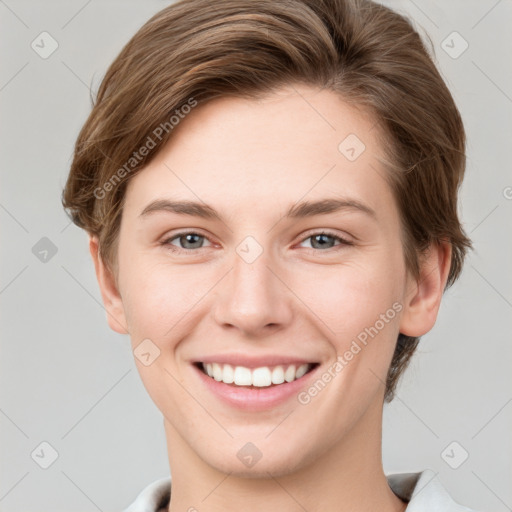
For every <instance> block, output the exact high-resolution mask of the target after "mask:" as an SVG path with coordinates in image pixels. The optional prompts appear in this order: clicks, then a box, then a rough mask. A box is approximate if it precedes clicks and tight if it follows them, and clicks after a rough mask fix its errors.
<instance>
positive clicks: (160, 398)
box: [112, 86, 428, 476]
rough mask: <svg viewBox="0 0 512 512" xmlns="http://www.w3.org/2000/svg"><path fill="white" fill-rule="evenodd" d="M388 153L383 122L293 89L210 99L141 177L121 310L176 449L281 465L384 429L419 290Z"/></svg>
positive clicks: (123, 234)
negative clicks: (393, 373) (399, 348)
mask: <svg viewBox="0 0 512 512" xmlns="http://www.w3.org/2000/svg"><path fill="white" fill-rule="evenodd" d="M347 137H348V138H347ZM363 144H364V146H363ZM383 157H384V154H383V148H382V147H381V143H380V141H379V133H378V128H377V127H376V125H375V119H373V118H372V117H371V116H370V115H368V114H366V113H364V112H363V111H361V110H358V109H356V108H355V107H351V106H349V105H348V104H347V103H345V102H344V101H343V100H342V99H341V98H340V97H339V96H338V95H336V94H335V93H334V92H330V91H326V90H322V91H319V90H316V89H312V88H309V87H305V86H302V87H298V86H297V87H294V88H292V87H289V88H288V87H287V88H283V89H280V90H279V91H276V92H275V93H274V94H272V95H268V96H266V97H264V98H262V99H261V100H257V101H256V100H248V99H234V98H222V99H216V100H214V101H212V102H210V103H207V104H205V105H200V106H198V107H197V108H196V109H195V110H193V111H192V112H191V113H190V114H188V116H187V117H186V118H185V119H184V120H182V121H181V123H180V124H179V125H178V126H177V127H175V128H174V133H173V138H172V140H171V141H170V142H169V143H168V145H167V146H166V147H165V148H164V149H163V150H162V151H161V152H160V153H159V154H158V155H157V157H156V158H155V159H154V160H153V161H152V162H151V163H150V164H149V165H148V166H147V167H146V168H145V169H144V170H142V171H141V172H140V173H139V174H137V175H136V176H135V177H134V178H133V179H132V180H131V181H130V184H129V186H128V189H127V191H126V202H125V206H124V209H123V215H122V223H121V229H120V235H119V245H118V291H119V297H118V298H117V299H114V301H113V306H112V311H113V312H114V316H116V317H117V319H118V320H120V321H121V323H124V324H125V325H126V327H127V331H128V332H129V334H130V337H131V340H132V347H133V349H134V351H135V354H136V356H137V357H136V359H135V361H136V364H137V367H138V369H139V372H140V375H141V378H142V380H143V383H144V385H145V387H146V389H147V391H148V393H149V394H150V396H151V398H152V399H153V401H154V402H155V404H156V405H157V407H158V408H159V409H160V410H161V411H162V413H163V415H164V417H165V423H166V432H167V435H168V442H169V443H170V444H174V445H175V446H176V447H178V445H179V446H181V448H182V450H189V453H191V454H193V456H194V457H195V458H196V459H197V460H198V461H202V462H204V463H206V464H208V465H209V466H211V467H213V468H217V469H219V470H221V471H223V472H226V473H227V472H232V473H234V474H240V475H253V476H257V475H265V474H266V472H267V471H270V472H272V474H275V475H278V474H286V473H289V472H291V471H294V470H298V469H300V468H301V467H305V466H306V465H307V464H309V463H311V462H312V461H314V460H315V459H317V458H318V457H320V456H321V454H325V453H330V452H333V451H336V450H341V449H342V447H343V446H345V447H346V446H347V443H348V442H349V440H351V439H352V440H353V439H355V438H354V435H355V434H354V432H356V431H360V432H362V431H365V432H367V433H368V432H370V430H369V429H371V428H373V427H371V425H376V423H375V419H376V417H377V416H376V411H379V412H378V414H381V408H382V400H383V394H384V384H383V382H385V379H386V374H387V370H388V367H389V364H390V362H391V357H392V354H393V350H394V346H395V342H396V339H397V336H398V334H399V332H400V330H402V332H404V331H406V330H407V329H408V328H409V329H410V328H411V327H410V325H411V322H410V320H409V324H407V321H408V320H407V319H408V318H409V316H410V315H409V316H407V315H408V314H409V313H408V311H409V309H410V303H411V300H410V292H411V290H412V291H413V292H414V290H415V288H414V285H411V282H410V279H409V278H408V274H407V272H406V268H405V264H404V258H403V248H402V244H401V238H400V235H401V233H400V222H399V214H398V210H397V206H396V203H395V200H394V198H393V195H392V192H391V189H390V187H389V185H388V183H387V181H386V180H385V179H384V176H385V171H384V168H383V165H382V163H381V159H382V158H383ZM192 203H197V204H196V205H193V204H192ZM411 286H412V288H411ZM406 324H407V325H406ZM420 330H421V327H420ZM423 330H425V329H423ZM427 330H428V329H427ZM413 334H414V333H411V335H413ZM203 363H204V364H205V366H204V367H203ZM206 363H207V364H206ZM290 367H293V368H292V369H290ZM205 369H206V372H208V371H209V372H210V373H213V377H212V376H209V375H207V374H206V373H205ZM304 371H306V373H305V374H304ZM233 379H235V382H232V381H233ZM283 380H284V382H283ZM223 381H226V382H223ZM279 382H281V383H279ZM251 383H252V384H253V385H249V384H251ZM184 447H185V448H184ZM177 449H178V448H177ZM259 454H260V455H261V459H260V460H259V461H258V462H257V464H255V465H254V466H251V463H250V460H252V459H251V457H252V458H254V457H256V458H258V457H259V456H260V455H259Z"/></svg>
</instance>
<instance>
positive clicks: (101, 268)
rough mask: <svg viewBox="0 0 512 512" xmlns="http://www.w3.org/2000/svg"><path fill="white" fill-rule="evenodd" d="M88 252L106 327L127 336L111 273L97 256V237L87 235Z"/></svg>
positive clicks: (121, 303) (119, 299) (120, 300)
mask: <svg viewBox="0 0 512 512" xmlns="http://www.w3.org/2000/svg"><path fill="white" fill-rule="evenodd" d="M89 251H90V253H91V256H92V259H93V261H94V268H95V270H96V278H97V280H98V284H99V285H100V291H101V297H102V299H103V304H104V305H105V311H106V312H107V321H108V325H109V326H110V328H111V329H112V330H113V331H115V332H118V333H119V334H128V328H127V327H126V325H127V324H126V317H125V314H124V307H123V301H122V298H121V295H120V294H119V291H118V289H117V285H116V283H115V279H114V276H113V274H112V271H111V270H110V269H109V268H108V267H107V266H106V265H105V263H104V262H103V260H102V258H101V256H100V254H99V244H98V237H96V236H93V235H89Z"/></svg>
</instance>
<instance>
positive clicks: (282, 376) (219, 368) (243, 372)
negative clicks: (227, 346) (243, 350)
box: [203, 363, 312, 387]
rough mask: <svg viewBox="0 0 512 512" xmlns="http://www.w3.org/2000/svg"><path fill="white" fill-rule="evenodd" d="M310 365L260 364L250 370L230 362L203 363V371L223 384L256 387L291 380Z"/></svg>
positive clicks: (305, 371) (296, 377) (303, 372)
mask: <svg viewBox="0 0 512 512" xmlns="http://www.w3.org/2000/svg"><path fill="white" fill-rule="evenodd" d="M311 366H312V365H311V364H302V365H300V366H298V367H296V365H294V364H291V365H289V366H275V367H273V368H269V367H268V366H262V367H260V368H254V369H253V370H251V369H250V368H246V367H245V366H235V367H233V366H231V365H230V364H218V363H203V369H204V370H205V372H206V373H207V374H208V375H209V376H210V377H213V378H214V379H215V380H218V381H222V382H224V383H225V384H233V383H234V384H236V385H237V386H257V387H265V386H270V385H271V384H282V383H283V382H284V381H286V382H292V381H294V380H296V379H299V378H300V377H302V376H303V375H304V374H305V373H307V372H308V371H309V370H310V369H311Z"/></svg>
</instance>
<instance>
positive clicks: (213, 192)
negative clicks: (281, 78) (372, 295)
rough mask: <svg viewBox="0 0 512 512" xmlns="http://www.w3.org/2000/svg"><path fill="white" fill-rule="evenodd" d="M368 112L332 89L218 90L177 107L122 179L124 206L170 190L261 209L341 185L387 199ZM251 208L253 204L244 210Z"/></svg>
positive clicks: (358, 195) (348, 193)
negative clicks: (165, 132) (220, 94)
mask: <svg viewBox="0 0 512 512" xmlns="http://www.w3.org/2000/svg"><path fill="white" fill-rule="evenodd" d="M379 136H380V131H379V128H378V125H377V123H376V119H375V118H374V117H373V116H372V115H371V114H370V113H368V112H366V111H365V110H363V109H361V108H358V107H356V106H353V105H349V104H348V103H346V102H345V101H344V100H343V99H342V98H341V97H340V96H339V95H338V94H336V93H335V92H333V91H329V90H325V89H324V90H320V89H315V88H310V87H307V86H299V85H297V86H287V87H284V88H282V89H279V90H277V91H275V92H273V93H272V94H269V95H266V96H263V97H261V98H260V99H257V100H255V99H246V98H235V97H224V98H218V99H215V100H212V101H210V102H208V103H206V104H203V105H199V106H197V107H196V108H195V109H193V110H192V111H191V112H190V113H189V114H188V115H186V116H185V117H184V118H183V119H182V120H181V121H180V122H179V124H178V125H177V126H175V127H174V128H173V132H172V135H171V138H170V140H169V142H168V143H167V144H166V146H165V147H164V148H163V149H161V150H160V152H159V154H158V155H156V157H155V158H154V159H153V160H152V161H151V162H150V164H149V165H148V166H147V167H146V168H145V169H143V170H142V171H140V172H139V173H138V174H137V175H136V176H135V177H134V178H133V179H132V180H131V182H130V184H129V187H128V190H127V197H126V206H128V207H131V206H136V207H137V208H139V209H140V207H144V203H147V202H148V201H150V200H154V199H155V195H158V196H163V195H166V194H171V195H172V196H173V197H176V196H178V197H182V198H187V199H190V200H195V201H197V200H204V201H206V202H208V204H212V203H214V204H219V205H221V204H222V205H229V206H231V207H233V208H234V207H240V208H242V207H243V206H244V205H247V206H248V207H249V206H251V207H252V208H254V207H257V208H259V209H260V210H261V212H263V211H269V209H275V208H281V209H282V208H287V207H288V206H289V205H290V203H294V202H296V201H299V200H300V199H307V200H315V199H318V198H323V197H325V196H326V195H329V196H330V197H332V196H333V195H341V196H343V197H351V198H353V199H356V200H364V201H365V202H370V203H372V204H373V206H374V207H375V208H378V207H379V204H384V203H385V202H386V201H388V202H389V200H390V199H391V200H392V198H391V193H390V190H389V186H388V183H387V181H386V180H385V171H384V168H383V165H382V163H381V160H382V158H383V157H384V152H383V147H382V143H381V140H380V137H379ZM253 214H254V210H253Z"/></svg>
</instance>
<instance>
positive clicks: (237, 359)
mask: <svg viewBox="0 0 512 512" xmlns="http://www.w3.org/2000/svg"><path fill="white" fill-rule="evenodd" d="M195 363H204V364H207V363H218V364H230V365H231V366H244V367H245V368H259V367H261V366H290V365H292V364H294V365H296V366H300V365H302V364H316V363H317V361H313V360H311V359H304V358H300V357H290V356H282V355H278V354H269V355H261V356H248V355H247V354H218V355H212V356H205V357H203V358H201V359H200V360H196V361H195Z"/></svg>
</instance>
